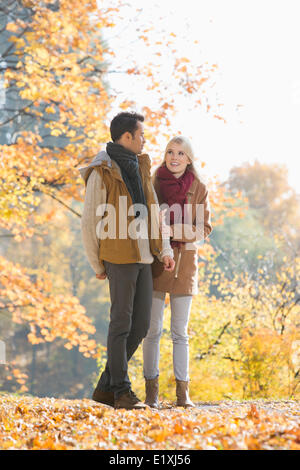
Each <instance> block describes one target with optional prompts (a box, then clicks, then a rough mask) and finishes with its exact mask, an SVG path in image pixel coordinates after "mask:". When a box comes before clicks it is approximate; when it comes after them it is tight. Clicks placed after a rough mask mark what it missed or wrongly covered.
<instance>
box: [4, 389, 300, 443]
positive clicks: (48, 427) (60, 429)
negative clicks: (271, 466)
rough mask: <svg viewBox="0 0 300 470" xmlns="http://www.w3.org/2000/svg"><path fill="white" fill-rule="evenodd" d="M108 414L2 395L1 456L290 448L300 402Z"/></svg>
mask: <svg viewBox="0 0 300 470" xmlns="http://www.w3.org/2000/svg"><path fill="white" fill-rule="evenodd" d="M163 405H164V407H163V408H162V409H160V410H159V411H157V410H152V409H150V408H149V409H146V410H143V411H137V410H130V411H127V410H114V409H113V408H110V407H109V406H105V405H100V404H97V403H95V402H93V401H92V400H88V399H83V400H64V399H54V398H35V397H27V396H17V397H16V396H13V395H1V396H0V449H38V450H39V449H53V450H54V449H61V450H68V449H72V450H73V449H100V450H101V449H105V450H107V449H117V450H121V449H122V450H135V449H151V450H152V449H167V450H170V449H172V450H173V449H189V450H193V449H216V450H219V449H220V450H222V449H237V450H247V449H250V450H256V449H270V450H272V449H282V450H283V449H294V450H300V426H299V424H300V420H299V417H300V402H299V401H260V400H258V401H251V402H237V401H219V402H209V403H208V402H206V403H204V402H203V403H198V404H197V408H195V409H192V410H191V409H187V410H184V409H183V408H176V407H174V406H172V405H171V404H168V403H164V404H163Z"/></svg>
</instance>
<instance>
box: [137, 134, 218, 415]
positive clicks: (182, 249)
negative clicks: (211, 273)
mask: <svg viewBox="0 0 300 470" xmlns="http://www.w3.org/2000/svg"><path fill="white" fill-rule="evenodd" d="M194 161H195V157H194V153H193V150H192V148H191V145H190V143H189V141H188V139H186V138H185V137H183V136H179V137H174V138H173V139H171V140H170V142H169V143H168V145H167V147H166V150H165V156H164V160H163V162H162V164H161V165H160V166H159V167H158V169H157V170H156V171H155V173H154V176H153V185H154V188H155V190H156V193H157V197H158V202H159V204H160V205H162V204H163V203H165V204H167V205H168V206H169V207H171V206H172V205H173V204H176V205H177V206H173V207H174V208H175V207H177V210H175V211H172V209H171V210H169V209H168V210H167V217H166V219H168V220H167V224H168V225H170V237H171V246H172V248H173V250H174V260H175V263H176V264H175V269H174V270H173V271H172V272H167V271H164V270H163V266H162V263H160V262H159V261H158V260H157V259H156V260H155V261H154V263H153V264H152V274H153V298H152V310H151V323H150V328H149V330H148V333H147V336H146V338H145V339H144V343H143V356H144V377H145V388H146V400H145V403H146V404H147V405H149V406H151V407H153V408H158V377H159V367H158V366H159V341H160V337H161V333H162V326H163V312H164V307H165V295H166V293H167V292H168V293H169V294H170V305H171V336H172V341H173V369H174V375H175V378H176V396H177V406H184V407H193V406H195V405H194V404H193V402H192V401H191V400H190V398H189V389H188V383H189V346H188V333H187V327H188V320H189V314H190V310H191V304H192V298H193V295H195V294H197V292H198V255H197V244H196V242H197V241H199V240H201V239H202V240H203V239H205V238H206V237H207V236H208V235H209V234H210V233H211V231H212V226H211V222H210V208H209V200H208V191H207V188H206V185H205V184H204V183H203V182H201V181H200V178H199V175H198V173H197V171H196V168H195V165H194ZM185 204H188V205H189V206H186V209H187V208H188V209H189V212H188V213H189V220H188V221H187V219H186V216H185V214H187V213H184V205H185ZM197 204H201V205H202V206H198V212H196V210H197V206H196V205H197ZM199 207H201V209H204V211H203V212H202V216H203V217H202V224H200V225H201V226H200V230H199V223H198V222H199V217H198V215H197V214H199ZM178 209H180V210H178ZM200 213H201V210H200ZM196 222H197V225H195V224H196ZM196 227H197V231H196V232H195V229H196ZM201 228H202V230H201ZM201 232H202V233H201ZM195 233H196V235H195ZM199 233H200V235H199ZM191 237H193V238H191Z"/></svg>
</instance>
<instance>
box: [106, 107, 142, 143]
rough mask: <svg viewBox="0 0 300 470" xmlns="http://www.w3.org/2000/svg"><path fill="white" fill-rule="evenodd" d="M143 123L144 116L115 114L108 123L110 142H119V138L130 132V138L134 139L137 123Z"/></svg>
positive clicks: (124, 113)
mask: <svg viewBox="0 0 300 470" xmlns="http://www.w3.org/2000/svg"><path fill="white" fill-rule="evenodd" d="M138 121H141V122H143V121H144V116H142V115H141V114H137V113H126V112H123V113H119V114H117V115H116V116H115V117H114V118H113V120H112V121H111V123H110V135H111V138H112V141H113V142H115V141H116V140H119V139H120V137H121V136H122V135H123V134H124V133H125V132H130V134H131V135H132V137H134V133H135V131H136V130H137V128H138V126H137V122H138Z"/></svg>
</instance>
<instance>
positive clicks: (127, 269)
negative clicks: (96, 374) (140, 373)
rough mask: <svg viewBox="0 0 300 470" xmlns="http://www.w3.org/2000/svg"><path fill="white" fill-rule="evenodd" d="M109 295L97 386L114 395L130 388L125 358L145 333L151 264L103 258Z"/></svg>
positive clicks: (148, 315)
mask: <svg viewBox="0 0 300 470" xmlns="http://www.w3.org/2000/svg"><path fill="white" fill-rule="evenodd" d="M104 266H105V270H106V274H107V277H108V281H109V290H110V298H111V309H110V323H109V328H108V337H107V363H106V367H105V370H104V372H103V373H102V375H101V377H100V380H99V382H98V385H97V388H99V389H100V390H102V391H104V392H109V391H113V392H114V394H115V398H117V397H118V396H120V395H122V394H123V393H124V392H127V391H128V390H130V388H131V383H130V380H129V377H128V361H129V359H130V358H131V357H132V355H133V354H134V352H135V351H136V349H137V348H138V346H139V344H140V343H141V341H142V340H143V338H145V336H146V335H147V332H148V329H149V326H150V314H151V307H152V291H153V281H152V270H151V264H143V263H133V264H114V263H109V262H108V261H104Z"/></svg>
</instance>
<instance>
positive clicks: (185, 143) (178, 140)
mask: <svg viewBox="0 0 300 470" xmlns="http://www.w3.org/2000/svg"><path fill="white" fill-rule="evenodd" d="M172 144H179V145H181V146H182V148H183V151H184V153H185V154H186V155H187V156H188V158H189V159H190V161H191V163H188V166H187V168H188V169H189V170H190V171H191V172H192V173H194V175H195V177H196V178H197V179H198V180H199V181H200V179H202V178H200V175H199V171H198V170H197V167H196V158H195V154H194V151H193V148H192V145H191V143H190V141H189V139H188V138H187V137H184V136H182V135H178V136H176V137H173V138H172V139H171V140H170V141H169V142H168V143H167V146H166V149H165V153H164V159H163V161H162V163H161V164H160V165H159V166H158V167H157V168H156V170H155V172H154V175H153V178H155V177H156V173H157V171H158V169H159V168H160V167H162V166H165V165H166V155H167V152H168V150H169V148H170V147H171V145H172Z"/></svg>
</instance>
